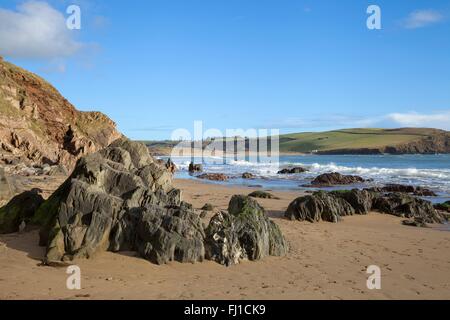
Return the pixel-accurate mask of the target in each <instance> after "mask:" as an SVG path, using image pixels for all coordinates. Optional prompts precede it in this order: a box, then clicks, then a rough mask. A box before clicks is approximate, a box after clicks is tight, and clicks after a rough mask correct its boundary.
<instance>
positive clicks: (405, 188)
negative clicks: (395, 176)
mask: <svg viewBox="0 0 450 320" xmlns="http://www.w3.org/2000/svg"><path fill="white" fill-rule="evenodd" d="M367 190H370V191H374V192H403V193H410V194H413V195H415V196H422V197H436V196H437V195H436V193H434V192H433V191H432V190H430V189H427V188H423V187H420V186H418V187H415V186H410V185H403V184H387V185H385V186H384V187H374V188H371V189H367Z"/></svg>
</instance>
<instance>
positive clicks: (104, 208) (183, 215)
mask: <svg viewBox="0 0 450 320" xmlns="http://www.w3.org/2000/svg"><path fill="white" fill-rule="evenodd" d="M33 221H34V222H35V223H38V224H40V225H42V228H41V233H40V236H41V237H40V238H41V239H40V243H41V245H46V246H47V254H46V258H47V260H49V261H59V260H72V259H77V258H89V257H91V256H93V255H95V254H96V253H97V252H99V251H104V250H110V251H114V252H116V251H122V250H136V251H138V252H139V253H140V254H141V256H143V257H144V258H146V259H148V260H150V261H152V262H154V263H158V264H161V263H166V262H168V261H172V260H176V261H180V262H195V261H202V260H203V258H204V246H203V238H204V231H203V228H202V224H201V221H200V218H199V217H198V215H197V214H196V213H195V212H194V210H193V209H192V207H191V206H190V205H188V204H185V203H183V202H182V201H181V192H180V191H179V190H177V189H174V188H173V186H172V174H171V173H170V172H169V170H168V168H166V167H165V166H164V165H161V164H158V163H157V162H156V161H154V159H153V158H152V157H151V156H150V154H149V152H148V149H147V148H146V147H145V146H144V145H143V144H140V143H137V142H131V141H129V140H127V139H120V140H117V141H115V142H114V143H112V144H111V145H110V146H108V147H107V148H105V149H103V150H101V151H99V152H97V153H93V154H90V155H88V156H86V157H84V158H81V159H80V160H79V161H78V163H77V165H76V167H75V170H74V171H73V173H72V175H71V176H70V177H69V178H68V180H67V181H66V182H65V183H64V184H63V185H62V186H61V187H60V188H59V189H58V190H57V191H56V192H55V193H54V194H53V195H52V196H51V197H50V198H49V199H48V200H47V201H46V202H44V203H43V204H42V205H41V206H40V208H39V209H38V211H37V213H36V215H35V216H34V218H33Z"/></svg>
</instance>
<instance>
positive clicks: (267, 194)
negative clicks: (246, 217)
mask: <svg viewBox="0 0 450 320" xmlns="http://www.w3.org/2000/svg"><path fill="white" fill-rule="evenodd" d="M248 196H249V197H251V198H260V199H280V198H278V197H276V196H274V195H273V194H271V193H270V192H267V191H253V192H252V193H250V194H249V195H248Z"/></svg>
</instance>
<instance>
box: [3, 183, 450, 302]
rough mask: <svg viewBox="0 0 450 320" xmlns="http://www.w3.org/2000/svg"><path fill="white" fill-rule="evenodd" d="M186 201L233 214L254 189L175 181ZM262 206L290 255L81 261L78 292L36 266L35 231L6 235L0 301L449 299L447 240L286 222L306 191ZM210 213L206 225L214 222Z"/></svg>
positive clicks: (425, 233) (379, 222)
mask: <svg viewBox="0 0 450 320" xmlns="http://www.w3.org/2000/svg"><path fill="white" fill-rule="evenodd" d="M175 186H176V187H178V188H180V189H181V190H182V191H183V198H184V200H186V201H188V202H190V203H192V204H193V205H194V207H195V208H197V209H199V208H201V207H202V206H203V205H204V204H205V203H207V202H209V203H212V204H215V205H217V206H218V208H219V209H225V208H226V207H227V204H228V201H229V200H230V197H231V196H232V195H234V194H248V193H250V192H251V191H253V190H256V189H252V188H243V187H241V188H239V187H227V186H220V185H216V184H211V183H204V182H199V181H194V180H176V181H175ZM272 193H273V194H275V195H276V196H278V197H279V198H280V199H279V200H268V199H258V202H259V203H260V204H262V205H263V206H264V207H265V208H266V210H267V213H268V215H269V216H270V217H271V218H272V219H273V220H274V221H275V222H276V223H277V224H278V225H279V226H280V228H281V230H282V232H283V234H284V235H285V237H286V239H287V240H288V241H289V244H290V247H291V249H290V252H289V254H288V255H287V256H285V257H268V258H265V259H263V260H262V261H258V262H243V263H241V264H239V265H236V266H232V267H224V266H222V265H219V264H217V263H215V262H212V261H205V262H203V263H197V264H181V263H175V262H174V263H170V264H167V265H162V266H158V265H154V264H151V263H149V262H148V261H146V260H144V259H141V258H139V257H136V256H135V254H134V253H133V252H123V253H119V254H115V253H109V252H107V253H101V254H100V255H98V256H97V257H96V258H95V259H92V260H83V261H77V262H76V264H77V265H78V266H79V267H80V268H81V287H82V289H81V290H68V289H67V288H66V279H67V277H68V275H67V274H66V268H65V267H62V268H54V267H44V266H39V264H40V259H42V257H43V255H44V250H45V249H44V248H41V247H38V245H37V243H38V231H37V230H32V231H28V232H26V233H24V234H10V235H1V236H0V299H450V232H446V231H440V230H436V229H433V228H428V229H426V228H413V227H407V226H403V225H402V224H401V219H400V218H396V217H393V216H390V215H382V214H378V213H371V214H369V215H367V216H352V217H345V219H344V221H342V222H340V223H338V224H332V223H327V222H320V223H316V224H311V223H308V222H297V221H288V220H286V219H284V218H283V213H284V211H285V209H286V208H287V206H288V204H289V203H290V202H291V201H292V200H293V199H294V198H296V197H298V196H300V195H301V193H300V192H287V191H286V192H279V191H273V192H272ZM212 214H213V213H210V214H208V216H207V217H206V218H205V223H206V222H207V220H208V219H209V218H210V217H211V216H212ZM369 265H377V266H379V267H380V268H381V272H382V275H381V276H382V278H381V285H382V288H381V290H369V289H367V287H366V280H367V277H368V275H367V274H366V269H367V266H369Z"/></svg>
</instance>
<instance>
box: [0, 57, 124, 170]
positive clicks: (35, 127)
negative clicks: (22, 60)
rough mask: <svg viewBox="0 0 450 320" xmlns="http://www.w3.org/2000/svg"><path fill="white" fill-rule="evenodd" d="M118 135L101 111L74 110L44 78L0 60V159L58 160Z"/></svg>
mask: <svg viewBox="0 0 450 320" xmlns="http://www.w3.org/2000/svg"><path fill="white" fill-rule="evenodd" d="M120 136H121V134H120V133H119V132H118V131H117V130H116V126H115V124H114V122H113V121H111V120H110V119H109V118H108V117H106V116H105V115H103V114H101V113H99V112H81V111H78V110H76V109H75V107H74V106H73V105H71V104H70V103H69V102H68V101H67V100H66V99H65V98H64V97H62V96H61V94H60V93H59V92H58V91H57V90H56V89H55V88H54V87H52V86H51V85H50V84H49V83H48V82H46V81H45V80H43V79H41V78H40V77H38V76H36V75H35V74H32V73H30V72H28V71H25V70H23V69H21V68H19V67H17V66H14V65H13V64H10V63H8V62H5V61H0V163H1V162H2V161H3V162H5V163H9V162H11V161H15V159H20V161H21V162H24V163H28V164H50V165H54V164H62V165H64V166H65V167H66V168H67V169H69V170H71V169H72V168H73V166H74V164H75V162H76V160H77V159H78V158H79V157H81V156H84V155H87V154H89V153H91V152H95V151H97V150H100V149H102V148H104V147H106V146H107V145H109V144H110V143H111V142H112V141H114V140H116V139H117V138H119V137H120Z"/></svg>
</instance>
